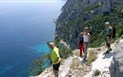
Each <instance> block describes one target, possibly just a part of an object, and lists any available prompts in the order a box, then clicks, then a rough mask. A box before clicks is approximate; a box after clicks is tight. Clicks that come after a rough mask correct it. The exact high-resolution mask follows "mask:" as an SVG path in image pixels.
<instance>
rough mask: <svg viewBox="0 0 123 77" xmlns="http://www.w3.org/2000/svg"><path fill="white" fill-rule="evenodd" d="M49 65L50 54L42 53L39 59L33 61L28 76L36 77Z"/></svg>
mask: <svg viewBox="0 0 123 77" xmlns="http://www.w3.org/2000/svg"><path fill="white" fill-rule="evenodd" d="M50 64H51V60H50V54H49V53H44V54H43V55H42V56H41V57H40V59H36V60H33V61H32V63H31V65H30V68H29V70H30V75H31V76H36V75H39V74H40V73H41V72H42V71H44V70H45V68H46V67H48V66H49V65H50Z"/></svg>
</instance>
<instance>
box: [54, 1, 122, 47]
mask: <svg viewBox="0 0 123 77" xmlns="http://www.w3.org/2000/svg"><path fill="white" fill-rule="evenodd" d="M122 4H123V1H122V0H67V2H66V4H65V5H64V6H63V8H62V13H61V15H60V16H59V17H58V19H57V22H56V33H57V35H58V37H60V38H62V39H64V41H65V42H67V43H68V44H70V46H71V48H72V49H75V48H77V39H78V35H79V32H81V31H83V28H84V26H88V27H90V33H91V46H99V45H100V44H101V43H102V42H104V40H103V39H102V38H104V34H103V33H104V32H103V30H104V28H105V26H104V22H105V21H109V22H110V23H111V25H112V26H115V27H116V29H117V31H118V32H117V37H116V38H118V37H119V36H120V34H121V33H122V32H123V27H122V26H123V5H122ZM119 27H120V28H119ZM121 30H122V31H121Z"/></svg>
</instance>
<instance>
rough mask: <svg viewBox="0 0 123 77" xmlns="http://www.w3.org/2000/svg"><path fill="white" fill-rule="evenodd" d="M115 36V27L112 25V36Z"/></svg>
mask: <svg viewBox="0 0 123 77" xmlns="http://www.w3.org/2000/svg"><path fill="white" fill-rule="evenodd" d="M115 37H116V28H115V27H112V38H115Z"/></svg>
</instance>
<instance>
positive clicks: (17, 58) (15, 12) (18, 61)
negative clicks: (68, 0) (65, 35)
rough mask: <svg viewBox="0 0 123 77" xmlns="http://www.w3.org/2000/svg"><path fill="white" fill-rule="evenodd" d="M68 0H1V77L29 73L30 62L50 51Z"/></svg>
mask: <svg viewBox="0 0 123 77" xmlns="http://www.w3.org/2000/svg"><path fill="white" fill-rule="evenodd" d="M64 4H65V0H27V1H26V0H18V1H17V0H0V77H28V76H29V66H30V64H31V62H32V61H33V60H34V59H38V58H39V57H40V56H41V53H42V52H49V47H48V46H47V44H46V43H47V42H48V41H52V40H54V37H55V35H54V33H55V24H54V23H53V21H54V19H57V18H58V16H59V15H60V13H61V10H60V9H61V8H62V6H63V5H64Z"/></svg>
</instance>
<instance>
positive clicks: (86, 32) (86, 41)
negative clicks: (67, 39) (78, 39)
mask: <svg viewBox="0 0 123 77" xmlns="http://www.w3.org/2000/svg"><path fill="white" fill-rule="evenodd" d="M83 38H84V61H86V60H87V49H88V45H89V43H90V34H89V30H88V27H85V28H84V35H83Z"/></svg>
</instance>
